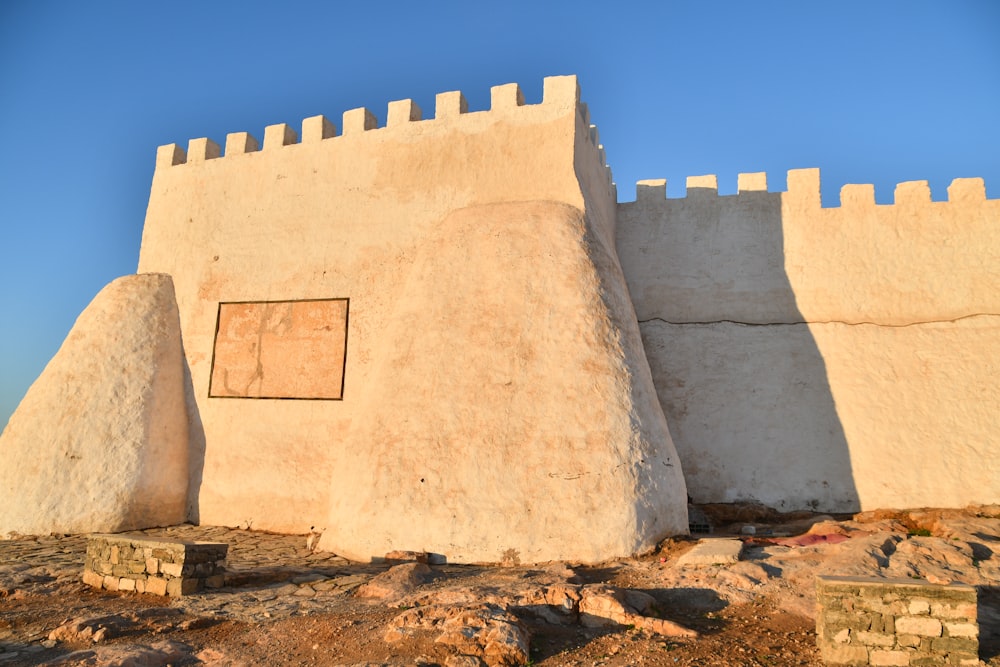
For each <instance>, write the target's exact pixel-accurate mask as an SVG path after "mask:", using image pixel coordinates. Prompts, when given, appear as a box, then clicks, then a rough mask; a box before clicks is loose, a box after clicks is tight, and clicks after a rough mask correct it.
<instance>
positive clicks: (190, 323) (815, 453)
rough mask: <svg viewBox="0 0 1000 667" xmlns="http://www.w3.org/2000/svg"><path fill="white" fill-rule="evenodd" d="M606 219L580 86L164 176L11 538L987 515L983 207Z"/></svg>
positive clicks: (47, 386)
mask: <svg viewBox="0 0 1000 667" xmlns="http://www.w3.org/2000/svg"><path fill="white" fill-rule="evenodd" d="M687 186H688V187H687V196H686V197H684V198H681V199H667V198H666V196H665V182H664V181H641V182H640V183H639V184H638V186H637V196H636V201H635V202H629V203H617V193H616V188H615V185H614V183H613V182H612V180H611V174H610V169H609V168H608V166H607V165H606V163H605V157H604V151H603V147H602V146H601V144H600V142H599V137H598V133H597V129H596V128H595V127H594V126H593V125H591V123H590V119H589V115H588V110H587V107H586V105H584V104H583V103H581V101H580V93H579V88H578V85H577V80H576V77H573V76H561V77H549V78H546V79H545V83H544V94H543V99H542V101H541V102H540V103H539V104H525V102H524V98H523V95H522V93H521V91H520V89H519V87H518V86H517V85H516V84H509V85H503V86H497V87H494V88H493V89H492V100H491V105H490V109H489V110H486V111H469V110H468V108H467V104H466V102H465V98H464V97H463V96H462V94H461V93H459V92H448V93H442V94H439V95H438V96H437V99H436V108H435V112H434V117H433V118H432V119H426V120H424V119H423V118H422V113H421V110H420V109H419V108H418V107H417V106H416V104H414V103H413V102H412V101H410V100H402V101H398V102H392V103H390V105H389V108H388V114H387V117H386V123H385V126H384V127H378V125H377V121H376V119H375V117H374V115H373V114H372V113H371V112H369V111H368V110H366V109H354V110H351V111H347V112H346V113H344V115H343V122H342V127H341V131H340V132H339V133H338V131H337V128H336V127H335V125H334V124H333V123H331V122H330V121H329V120H327V119H326V118H324V117H322V116H315V117H312V118H307V119H306V120H305V121H303V123H302V126H301V135H299V133H297V132H296V131H295V130H294V129H293V128H292V127H290V126H288V125H284V124H280V125H272V126H269V127H267V128H266V129H265V132H264V137H263V143H262V145H261V144H258V142H257V140H256V139H255V138H254V137H253V136H251V135H249V134H247V133H245V132H238V133H233V134H229V135H228V136H227V137H226V141H225V150H224V151H223V150H222V148H221V147H220V146H219V145H218V144H216V143H215V142H213V141H212V140H210V139H205V138H202V139H194V140H191V141H190V142H189V144H188V147H187V149H186V150H184V149H183V148H181V147H179V146H177V145H174V144H171V145H168V146H162V147H160V149H159V150H158V152H157V157H156V169H155V173H154V175H153V182H152V188H151V193H150V200H149V207H148V210H147V216H146V221H145V227H144V231H143V237H142V247H141V251H140V257H139V266H138V273H137V275H134V276H126V277H123V278H120V279H118V280H116V281H114V282H112V283H111V284H110V285H109V286H108V287H106V288H105V289H104V290H103V291H102V292H101V293H100V294H99V295H98V296H97V297H96V298H95V300H94V301H93V302H92V304H91V305H90V306H89V307H88V308H87V309H86V310H85V311H84V313H83V314H82V315H81V316H80V318H79V320H78V321H77V323H76V325H75V326H74V328H73V330H72V331H71V332H70V334H69V336H68V337H67V339H66V341H65V343H64V344H63V346H62V348H61V349H60V351H59V352H58V353H57V354H56V356H55V357H54V358H53V360H52V361H51V362H50V364H49V365H48V367H47V368H46V369H45V371H44V372H43V373H42V375H41V376H40V377H39V379H38V380H37V381H36V382H35V384H34V385H33V386H32V387H31V389H30V390H29V391H28V393H27V395H26V396H25V398H24V400H23V401H22V403H21V405H20V406H19V407H18V410H17V411H16V412H15V413H14V415H13V416H12V417H11V419H10V422H9V424H8V426H7V428H6V429H5V430H4V432H3V435H2V436H0V451H2V452H3V463H2V464H0V497H2V498H3V502H2V503H0V534H3V533H9V532H18V533H29V534H30V533H48V532H65V533H80V532H95V531H97V532H116V531H122V530H131V529H137V528H144V527H150V526H157V525H169V524H176V523H182V522H185V521H191V522H194V523H202V524H219V525H226V526H242V527H250V528H256V529H264V530H271V531H276V532H286V533H305V532H308V531H310V530H314V531H315V532H316V533H321V536H320V537H319V538H318V544H319V548H321V549H324V550H330V551H336V552H337V553H339V554H342V555H344V556H347V557H350V558H356V559H362V560H366V559H368V558H370V557H373V556H379V555H382V554H384V553H386V552H387V551H390V550H394V549H411V550H422V551H427V552H431V553H437V554H442V555H444V556H445V557H446V558H448V559H449V560H451V561H455V562H474V561H481V562H514V563H516V562H521V563H528V562H539V561H546V560H556V559H560V560H573V561H579V562H597V561H601V560H606V559H610V558H613V557H618V556H625V555H630V554H635V553H638V552H642V551H644V550H648V549H651V548H652V547H653V546H654V545H655V544H656V543H657V542H658V541H659V540H660V539H662V538H664V537H666V536H668V535H671V534H681V533H685V532H687V529H688V522H687V504H688V499H689V498H690V499H692V500H693V501H694V502H697V503H708V502H733V501H759V502H761V503H764V504H767V505H770V506H773V507H776V508H779V509H782V510H792V509H803V508H804V509H815V510H821V511H830V512H849V511H856V510H861V509H871V508H876V507H887V506H888V507H921V506H939V507H957V506H963V505H966V504H969V503H975V502H979V503H991V502H997V501H998V500H1000V457H998V456H997V453H998V451H1000V440H998V437H997V435H996V427H997V415H998V414H1000V410H998V407H1000V400H998V399H1000V355H998V354H997V351H998V350H1000V291H998V290H997V285H1000V200H988V199H986V196H985V187H984V184H983V181H982V180H981V179H956V180H955V181H954V182H953V184H952V185H951V187H950V188H949V190H948V201H942V202H935V201H931V198H930V190H929V188H928V185H927V183H926V182H911V183H903V184H900V185H899V186H897V189H896V196H895V203H894V204H892V205H877V204H876V203H875V199H874V192H873V187H872V186H870V185H848V186H845V187H844V188H843V190H842V192H841V202H840V206H839V207H827V208H824V207H823V206H822V205H821V202H820V194H819V193H820V187H819V172H818V170H815V169H802V170H795V171H791V172H789V174H788V181H787V190H786V191H785V192H771V191H769V190H768V186H767V182H766V177H765V175H764V174H740V175H739V178H738V193H737V194H735V195H730V196H719V194H718V190H717V184H716V179H715V177H714V176H699V177H693V178H689V179H688V183H687Z"/></svg>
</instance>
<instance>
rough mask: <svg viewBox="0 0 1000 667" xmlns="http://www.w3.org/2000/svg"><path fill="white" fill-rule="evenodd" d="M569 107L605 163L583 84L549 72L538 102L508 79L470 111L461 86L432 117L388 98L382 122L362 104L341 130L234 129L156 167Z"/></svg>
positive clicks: (162, 154)
mask: <svg viewBox="0 0 1000 667" xmlns="http://www.w3.org/2000/svg"><path fill="white" fill-rule="evenodd" d="M570 109H576V110H577V111H578V113H579V114H580V117H581V119H582V122H583V124H584V127H586V128H587V129H588V132H589V136H590V142H591V144H592V145H593V146H594V148H595V151H596V152H597V154H598V155H599V159H600V160H601V164H602V165H603V166H604V167H605V168H606V167H607V161H606V159H605V157H604V147H603V146H602V145H600V141H599V138H598V134H597V128H596V127H595V126H593V125H591V124H590V118H589V113H588V111H587V106H586V104H583V103H581V102H580V88H579V85H578V84H577V79H576V77H575V76H552V77H546V78H545V80H544V85H543V94H542V100H541V102H539V103H538V104H526V103H525V98H524V93H523V91H522V90H521V87H520V86H519V85H518V84H516V83H509V84H505V85H500V86H493V87H492V88H491V89H490V108H489V109H487V110H484V111H470V110H469V105H468V102H467V100H466V98H465V95H463V94H462V93H461V92H460V91H449V92H444V93H438V95H437V96H436V98H435V109H434V115H433V117H429V118H424V115H423V111H422V110H421V109H420V107H419V106H418V105H417V103H416V102H414V101H413V100H411V99H404V100H396V101H392V102H389V104H388V108H387V110H386V116H385V119H386V122H385V125H384V126H381V127H380V126H379V124H378V118H377V117H376V115H375V114H374V113H373V112H372V111H371V110H369V109H367V108H364V107H361V108H357V109H350V110H348V111H345V112H344V113H343V116H342V124H341V130H342V131H341V132H339V133H338V128H337V125H336V124H335V123H334V122H332V121H331V120H329V119H328V118H326V117H325V116H322V115H318V116H312V117H310V118H306V119H305V120H303V121H302V124H301V134H299V133H297V132H296V131H295V129H294V128H293V127H292V126H290V125H288V124H285V123H279V124H275V125H269V126H267V127H266V128H265V129H264V141H263V143H261V142H258V140H257V139H256V138H255V137H254V136H252V135H251V134H249V133H247V132H233V133H230V134H228V135H227V136H226V140H225V142H224V144H223V145H224V147H225V150H223V148H222V146H223V145H220V144H219V143H217V142H216V141H213V140H212V139H209V138H206V137H201V138H196V139H191V140H190V141H189V142H188V145H187V149H186V150H185V148H183V147H182V146H180V145H178V144H167V145H164V146H160V147H159V149H158V150H157V156H156V168H157V169H163V168H166V167H174V166H178V165H183V164H190V163H197V162H204V161H206V160H214V159H218V158H229V157H233V156H237V155H246V154H250V153H256V152H259V151H272V150H279V149H282V148H284V147H286V146H292V145H296V144H300V143H301V144H311V143H316V142H323V141H328V140H333V141H336V140H338V139H340V138H342V137H352V136H357V135H365V134H368V133H372V134H373V135H381V136H384V135H385V134H391V133H407V132H409V133H419V132H422V131H425V130H426V129H427V127H428V126H433V125H441V124H445V123H447V124H452V125H458V126H462V124H463V123H465V124H467V125H468V126H470V127H473V128H474V127H475V126H476V124H481V123H482V122H483V120H487V119H488V120H489V121H490V122H491V123H497V122H505V121H509V122H514V123H517V122H523V120H524V119H525V114H526V113H531V112H534V111H539V110H541V111H544V112H548V114H549V115H557V114H560V113H565V112H566V111H567V110H570ZM609 174H610V170H609ZM609 180H610V176H609Z"/></svg>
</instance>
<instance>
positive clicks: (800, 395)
mask: <svg viewBox="0 0 1000 667" xmlns="http://www.w3.org/2000/svg"><path fill="white" fill-rule="evenodd" d="M765 179H766V177H765V175H764V174H741V175H740V176H739V179H738V180H739V183H738V194H735V195H730V196H719V195H718V192H717V187H716V179H715V177H714V176H705V177H693V178H689V179H688V183H687V187H688V194H687V196H686V197H684V198H679V199H666V198H665V182H663V181H642V182H640V183H639V184H638V187H637V199H636V201H635V202H633V203H623V204H619V206H618V235H617V243H618V246H617V247H618V254H619V257H620V260H621V263H622V266H623V268H624V270H625V274H626V277H627V279H628V283H629V288H630V291H631V293H632V299H633V303H634V305H635V309H636V312H637V316H638V318H639V321H640V325H641V329H642V335H643V341H644V344H645V349H646V355H647V358H648V359H649V363H650V366H651V368H652V371H653V377H654V381H655V383H656V387H657V391H658V392H659V397H660V402H661V405H662V406H663V410H664V412H665V414H666V416H667V420H668V423H669V424H670V429H671V433H672V435H673V438H674V442H675V444H676V446H677V449H678V452H679V454H680V456H681V460H682V461H683V462H684V471H685V475H686V477H687V481H688V488H689V492H690V493H691V495H692V496H693V498H694V500H695V501H697V502H731V501H735V500H751V499H752V500H759V501H761V502H763V503H766V504H768V505H771V506H774V507H778V508H788V509H791V508H802V507H814V508H818V509H821V510H827V511H851V510H857V509H859V508H862V509H868V508H874V507H921V506H941V507H956V506H963V505H965V504H968V503H970V502H996V500H997V498H998V497H1000V457H998V456H997V450H998V446H1000V437H998V435H997V415H998V414H1000V353H998V351H1000V290H998V289H997V287H998V285H1000V201H998V200H987V199H986V197H985V188H984V185H983V181H982V180H981V179H973V178H968V179H956V180H955V181H954V182H953V183H952V185H951V187H950V188H949V189H948V200H947V201H941V202H933V201H931V197H930V190H929V188H928V186H927V183H926V182H923V181H918V182H910V183H902V184H900V185H898V186H897V188H896V192H895V203H894V204H891V205H876V204H875V197H874V189H873V187H872V186H871V185H847V186H844V188H843V190H842V192H841V202H840V206H837V207H830V208H823V207H822V206H821V204H820V194H819V171H818V170H815V169H804V170H796V171H792V172H789V174H788V187H787V192H768V191H767V185H766V180H765Z"/></svg>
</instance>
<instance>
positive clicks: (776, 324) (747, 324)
mask: <svg viewBox="0 0 1000 667" xmlns="http://www.w3.org/2000/svg"><path fill="white" fill-rule="evenodd" d="M998 316H1000V313H972V314H969V315H962V316H961V317H955V318H953V319H941V320H920V321H916V322H907V323H905V324H889V323H882V322H870V321H867V320H860V321H857V322H847V321H844V320H798V321H795V322H741V321H739V320H728V319H721V320H710V321H702V322H672V321H670V320H665V319H663V318H661V317H651V318H649V319H647V320H638V322H639V324H640V325H642V324H648V323H649V322H662V323H663V324H671V325H674V326H684V325H693V326H710V325H712V324H735V325H737V326H744V327H791V326H799V325H802V324H843V325H845V326H850V327H858V326H875V327H887V328H891V329H905V328H906V327H916V326H922V325H925V324H955V323H957V322H961V321H962V320H969V319H973V318H976V317H998Z"/></svg>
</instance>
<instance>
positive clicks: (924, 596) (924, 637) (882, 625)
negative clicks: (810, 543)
mask: <svg viewBox="0 0 1000 667" xmlns="http://www.w3.org/2000/svg"><path fill="white" fill-rule="evenodd" d="M816 597H817V603H818V605H819V613H818V615H817V618H816V633H817V635H818V637H817V643H818V644H819V649H820V654H821V655H822V657H823V660H824V662H826V663H827V664H831V665H912V666H915V667H919V666H923V665H927V666H930V665H978V664H979V625H978V622H977V599H976V589H975V587H973V586H966V585H964V584H948V585H944V586H941V585H934V584H930V583H928V582H926V581H923V580H920V579H916V580H909V579H879V578H874V577H817V578H816Z"/></svg>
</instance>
